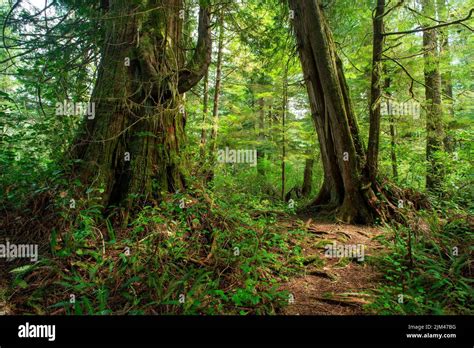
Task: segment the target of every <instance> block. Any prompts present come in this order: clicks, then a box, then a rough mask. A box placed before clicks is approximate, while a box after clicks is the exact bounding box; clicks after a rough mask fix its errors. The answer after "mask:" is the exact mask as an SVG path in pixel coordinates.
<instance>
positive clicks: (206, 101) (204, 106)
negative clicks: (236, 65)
mask: <svg viewBox="0 0 474 348" xmlns="http://www.w3.org/2000/svg"><path fill="white" fill-rule="evenodd" d="M202 99H203V100H202V129H201V143H200V145H199V147H200V158H201V163H203V162H204V160H205V156H206V143H207V139H206V137H207V132H206V127H207V116H208V115H207V113H208V112H209V110H208V109H209V70H207V71H206V74H205V75H204V91H203V98H202Z"/></svg>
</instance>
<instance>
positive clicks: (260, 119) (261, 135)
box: [257, 98, 265, 176]
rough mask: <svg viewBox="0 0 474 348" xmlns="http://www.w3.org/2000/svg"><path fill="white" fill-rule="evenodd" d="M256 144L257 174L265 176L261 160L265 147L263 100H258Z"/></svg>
mask: <svg viewBox="0 0 474 348" xmlns="http://www.w3.org/2000/svg"><path fill="white" fill-rule="evenodd" d="M258 108H259V115H258V142H259V149H258V150H257V172H258V174H260V175H262V176H263V175H265V169H264V166H263V159H264V158H265V152H264V150H263V148H264V146H265V144H264V143H265V99H263V98H259V99H258Z"/></svg>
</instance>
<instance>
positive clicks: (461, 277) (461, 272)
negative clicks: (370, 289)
mask: <svg viewBox="0 0 474 348" xmlns="http://www.w3.org/2000/svg"><path fill="white" fill-rule="evenodd" d="M442 214H443V212H438V213H436V212H430V213H428V212H421V213H420V215H419V216H418V219H417V221H416V223H414V224H412V225H411V226H409V227H407V226H398V227H397V226H391V227H389V229H388V231H387V233H384V234H382V235H381V236H380V237H379V240H380V242H381V243H382V244H383V245H384V246H385V247H386V248H387V251H386V252H384V253H383V255H382V256H380V257H379V258H378V260H376V261H375V263H376V265H377V266H378V268H379V269H380V271H381V272H382V273H383V275H384V278H385V281H384V284H383V285H382V287H381V288H380V289H379V291H378V296H377V299H376V301H375V302H374V303H373V304H372V305H371V306H370V307H371V309H373V310H375V311H376V312H377V313H379V314H448V315H449V314H470V315H472V314H474V291H473V283H474V268H473V254H474V234H473V233H472V231H473V225H474V224H473V220H472V217H471V216H470V215H465V214H462V215H460V214H453V213H452V212H450V214H449V216H451V217H450V218H447V217H444V218H441V217H440V216H442Z"/></svg>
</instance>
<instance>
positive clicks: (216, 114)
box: [211, 13, 224, 157]
mask: <svg viewBox="0 0 474 348" xmlns="http://www.w3.org/2000/svg"><path fill="white" fill-rule="evenodd" d="M223 48H224V15H223V13H220V14H219V43H218V48H217V63H216V85H215V88H214V105H213V108H212V120H213V127H212V134H211V139H212V154H213V157H214V156H215V153H216V151H217V130H218V128H219V97H220V93H221V77H222V58H223Z"/></svg>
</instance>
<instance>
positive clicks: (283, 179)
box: [281, 63, 288, 201]
mask: <svg viewBox="0 0 474 348" xmlns="http://www.w3.org/2000/svg"><path fill="white" fill-rule="evenodd" d="M281 109H282V111H281V199H282V200H283V201H285V191H286V129H285V127H286V112H287V109H288V63H287V64H286V65H285V70H284V73H283V98H282V107H281Z"/></svg>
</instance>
